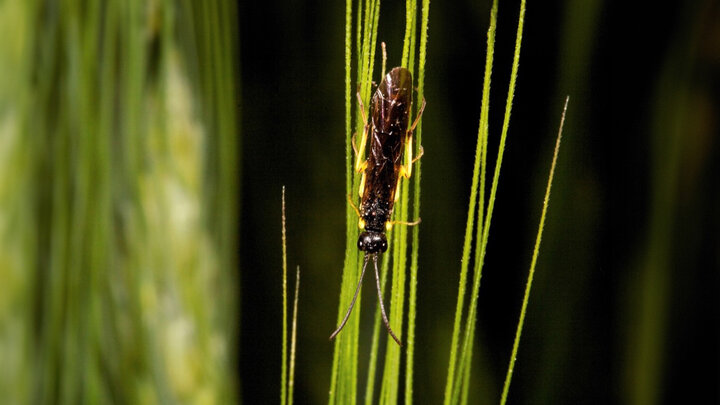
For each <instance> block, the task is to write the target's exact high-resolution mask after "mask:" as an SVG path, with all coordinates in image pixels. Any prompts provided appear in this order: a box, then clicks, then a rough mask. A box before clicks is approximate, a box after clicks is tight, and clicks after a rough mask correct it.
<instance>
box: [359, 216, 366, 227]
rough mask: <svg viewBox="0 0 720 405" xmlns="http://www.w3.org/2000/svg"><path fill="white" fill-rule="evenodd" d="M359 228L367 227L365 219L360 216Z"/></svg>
mask: <svg viewBox="0 0 720 405" xmlns="http://www.w3.org/2000/svg"><path fill="white" fill-rule="evenodd" d="M358 228H360V229H365V220H364V219H362V218H360V220H359V221H358Z"/></svg>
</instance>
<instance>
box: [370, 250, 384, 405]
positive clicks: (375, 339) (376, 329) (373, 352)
mask: <svg viewBox="0 0 720 405" xmlns="http://www.w3.org/2000/svg"><path fill="white" fill-rule="evenodd" d="M382 260H383V261H382V267H381V270H380V271H381V272H380V292H381V293H383V292H384V291H385V284H386V281H387V274H388V268H389V267H390V266H389V263H390V255H387V254H386V255H383V258H382ZM380 319H381V316H380V306H378V307H376V308H375V321H374V324H373V334H372V343H371V344H370V360H369V363H368V374H367V376H368V377H367V386H366V388H365V404H366V405H372V403H373V396H374V395H375V392H374V390H375V379H376V376H375V373H376V370H377V360H378V348H379V347H380Z"/></svg>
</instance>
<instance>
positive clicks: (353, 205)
mask: <svg viewBox="0 0 720 405" xmlns="http://www.w3.org/2000/svg"><path fill="white" fill-rule="evenodd" d="M347 198H348V202H349V203H350V206H351V207H353V209H354V210H355V213H356V214H357V216H360V210H359V209H358V207H357V205H355V203H354V202H353V200H352V197H351V196H350V195H348V196H347Z"/></svg>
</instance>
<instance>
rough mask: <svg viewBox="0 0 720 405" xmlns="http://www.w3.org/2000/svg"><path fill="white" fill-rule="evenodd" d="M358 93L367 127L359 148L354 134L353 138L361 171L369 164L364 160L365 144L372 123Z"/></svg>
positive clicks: (358, 169)
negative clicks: (368, 120) (368, 119)
mask: <svg viewBox="0 0 720 405" xmlns="http://www.w3.org/2000/svg"><path fill="white" fill-rule="evenodd" d="M356 94H357V99H358V103H359V104H360V112H361V113H362V118H363V122H364V123H365V129H363V134H362V137H361V138H360V147H359V148H356V147H355V136H354V135H353V139H352V141H353V142H352V145H353V150H355V171H356V172H358V173H360V172H361V171H363V170H365V167H366V166H367V161H365V160H363V158H364V157H365V145H366V144H367V137H368V131H369V130H370V125H368V122H367V116H366V115H365V106H364V105H363V102H362V98H361V97H360V92H357V93H356ZM361 192H362V191H361Z"/></svg>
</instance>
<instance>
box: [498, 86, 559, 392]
mask: <svg viewBox="0 0 720 405" xmlns="http://www.w3.org/2000/svg"><path fill="white" fill-rule="evenodd" d="M569 101H570V96H567V97H566V98H565V106H564V107H563V111H562V116H561V117H560V128H559V129H558V135H557V139H556V140H555V152H554V153H553V159H552V163H551V164H550V174H549V175H548V182H547V187H546V188H545V199H544V200H543V208H542V214H540V225H539V226H538V232H537V236H536V238H535V248H534V249H533V256H532V260H531V261H530V271H529V272H528V279H527V283H526V284H525V295H524V297H523V303H522V308H521V309H520V319H519V320H518V325H517V329H516V330H515V340H514V341H513V348H512V353H511V354H510V364H509V365H508V369H507V373H506V375H505V383H504V384H503V392H502V397H501V398H500V405H505V402H506V401H507V396H508V391H509V389H510V381H511V380H512V374H513V370H514V369H515V360H516V358H517V351H518V346H519V345H520V335H521V334H522V329H523V324H524V322H525V313H526V311H527V306H528V302H529V301H530V290H531V288H532V282H533V277H534V275H535V265H536V264H537V258H538V255H539V253H540V242H541V240H542V234H543V229H544V227H545V215H546V214H547V209H548V205H549V203H550V189H551V188H552V181H553V177H554V176H555V165H556V164H557V158H558V154H559V152H560V141H561V140H562V131H563V125H564V124H565V113H566V112H567V106H568V102H569Z"/></svg>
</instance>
